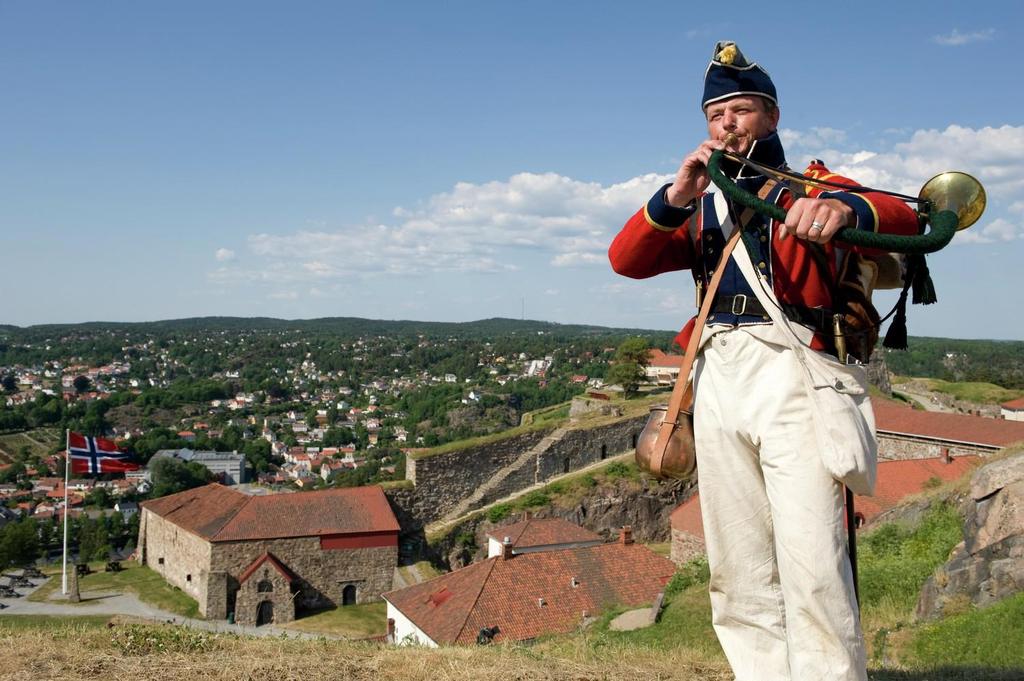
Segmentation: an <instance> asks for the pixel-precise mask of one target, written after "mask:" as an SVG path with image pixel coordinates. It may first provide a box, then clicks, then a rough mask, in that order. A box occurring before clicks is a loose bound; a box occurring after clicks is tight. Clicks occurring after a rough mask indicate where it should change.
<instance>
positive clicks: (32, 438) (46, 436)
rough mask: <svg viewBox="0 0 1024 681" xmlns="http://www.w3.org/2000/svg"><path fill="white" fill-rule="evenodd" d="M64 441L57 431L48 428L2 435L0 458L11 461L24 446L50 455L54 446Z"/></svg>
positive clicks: (35, 452)
mask: <svg viewBox="0 0 1024 681" xmlns="http://www.w3.org/2000/svg"><path fill="white" fill-rule="evenodd" d="M63 443H64V441H63V439H62V437H61V436H60V435H58V434H57V432H56V431H53V430H50V429H46V428H37V429H36V430H29V431H26V432H23V433H8V434H6V435H0V460H6V461H10V460H11V459H12V457H13V456H14V455H15V454H17V453H18V452H20V451H21V449H22V447H28V449H29V452H30V453H31V454H35V455H38V456H48V455H49V454H50V452H51V451H53V449H54V448H56V447H61V446H63ZM5 455H6V456H5Z"/></svg>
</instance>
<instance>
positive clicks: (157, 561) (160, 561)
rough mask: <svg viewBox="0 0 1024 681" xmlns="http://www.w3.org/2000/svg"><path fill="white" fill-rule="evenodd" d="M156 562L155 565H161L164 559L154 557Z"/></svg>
mask: <svg viewBox="0 0 1024 681" xmlns="http://www.w3.org/2000/svg"><path fill="white" fill-rule="evenodd" d="M156 564H157V565H163V564H164V559H163V558H157V559H156Z"/></svg>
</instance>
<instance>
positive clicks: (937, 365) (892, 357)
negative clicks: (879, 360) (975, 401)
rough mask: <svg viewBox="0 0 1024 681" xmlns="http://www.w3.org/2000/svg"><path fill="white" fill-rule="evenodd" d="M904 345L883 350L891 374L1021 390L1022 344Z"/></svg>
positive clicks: (913, 341)
mask: <svg viewBox="0 0 1024 681" xmlns="http://www.w3.org/2000/svg"><path fill="white" fill-rule="evenodd" d="M908 346H909V347H908V349H907V350H889V351H885V352H886V354H885V361H886V364H887V365H888V367H889V370H890V371H891V372H893V373H894V374H898V375H900V376H915V377H927V378H938V379H942V380H944V381H952V382H964V381H966V382H978V383H994V384H995V385H999V386H1002V387H1004V388H1010V389H1016V390H1019V389H1024V341H995V340H966V339H957V338H927V337H922V338H910V339H909V341H908Z"/></svg>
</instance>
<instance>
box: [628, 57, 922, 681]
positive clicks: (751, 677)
mask: <svg viewBox="0 0 1024 681" xmlns="http://www.w3.org/2000/svg"><path fill="white" fill-rule="evenodd" d="M702 108H703V111H704V114H705V117H706V123H707V129H708V139H707V140H706V141H704V142H703V143H701V145H700V146H698V147H697V148H696V149H695V150H693V152H691V153H690V154H688V155H687V156H686V157H685V158H684V159H683V162H682V164H681V165H680V167H679V171H678V172H677V174H676V177H675V180H674V181H673V182H672V183H670V184H668V185H665V186H664V187H662V188H661V189H659V190H658V191H657V192H656V193H655V194H654V196H653V197H652V198H651V199H650V200H649V201H648V202H647V204H646V205H645V206H644V207H643V208H641V209H640V210H639V211H637V213H636V214H635V215H634V216H633V217H632V218H630V219H629V221H628V222H627V223H626V225H625V226H624V227H623V229H622V231H621V232H620V233H619V234H618V236H616V238H615V240H614V242H613V243H612V245H611V248H610V249H609V258H610V260H611V263H612V267H613V268H614V270H615V271H616V272H618V273H619V274H623V275H625V276H628V277H633V278H646V277H651V276H654V275H656V274H661V273H663V272H669V271H673V270H684V269H688V270H691V271H692V274H693V277H694V280H695V282H696V283H697V286H698V291H700V290H707V287H708V283H709V281H710V280H711V277H712V275H713V274H714V272H715V270H716V269H718V268H725V269H724V272H723V276H722V278H721V283H720V285H719V289H718V291H717V292H716V294H715V299H714V300H713V302H712V306H711V312H710V316H709V317H708V321H707V325H706V326H705V327H704V329H703V330H702V333H701V336H700V345H699V350H698V352H699V354H698V355H697V362H696V365H695V369H694V374H693V375H694V390H695V393H694V394H695V397H694V435H695V441H696V448H697V455H698V468H699V489H700V503H701V511H702V515H703V522H704V533H705V541H706V546H707V552H708V562H709V564H710V566H711V583H710V591H711V604H712V612H713V621H714V627H715V631H716V633H717V634H718V638H719V641H720V642H721V644H722V648H723V649H724V650H725V654H726V656H727V657H728V659H729V663H730V664H731V665H732V668H733V671H734V672H735V674H736V678H737V679H738V681H778V680H782V679H786V680H792V681H812V680H816V679H828V680H829V681H838V680H841V679H842V680H845V679H850V680H854V679H857V680H864V679H866V678H867V673H866V669H865V666H866V662H865V652H864V641H863V635H862V633H861V629H860V621H859V612H858V608H857V602H856V597H855V594H854V585H853V576H852V571H851V566H850V562H849V558H848V556H847V549H846V540H845V529H844V519H843V495H844V489H843V486H844V484H845V485H847V486H849V487H850V488H851V489H853V491H855V492H857V493H859V494H870V493H871V491H872V488H873V486H874V476H875V455H876V448H877V445H876V443H875V440H874V418H873V416H872V414H871V408H870V404H869V403H868V398H867V390H866V387H867V383H866V379H865V376H864V372H863V370H862V368H861V367H859V366H849V365H846V364H844V363H841V362H839V361H837V359H836V357H835V356H833V355H836V354H837V350H836V347H835V343H834V341H833V339H834V335H833V331H832V323H833V310H834V309H836V308H835V307H834V305H835V306H838V301H837V300H836V281H837V277H838V276H839V274H840V273H839V271H838V270H839V268H840V266H841V265H843V264H844V263H848V262H849V259H848V258H845V257H844V256H845V255H846V251H845V250H843V249H842V247H841V246H839V245H837V244H836V243H835V242H833V241H832V236H833V234H834V233H835V232H836V230H837V229H839V228H841V227H853V228H855V229H858V230H869V231H881V232H888V233H897V234H908V235H909V234H916V233H917V226H918V223H917V216H916V213H915V212H914V211H913V210H912V209H911V208H910V207H909V206H907V205H906V204H904V203H903V202H902V201H900V200H898V199H895V198H892V197H889V196H885V195H882V194H877V193H867V194H848V193H844V192H829V191H821V190H820V189H803V188H800V187H784V186H782V185H781V184H774V183H771V182H770V181H769V180H768V178H766V177H764V176H763V175H761V174H759V173H758V172H756V171H751V170H750V169H749V168H747V167H744V166H741V165H740V164H738V163H737V162H735V161H729V160H726V161H723V163H722V166H721V167H722V170H723V172H725V174H726V175H727V176H728V177H730V178H735V180H736V182H737V183H738V184H739V185H740V186H741V187H742V188H744V189H746V190H747V191H749V192H752V193H754V194H758V195H760V196H762V197H763V198H764V200H766V201H768V202H770V203H775V204H777V205H779V206H781V207H782V208H783V209H785V210H786V211H787V213H786V220H785V222H779V221H774V220H771V219H769V218H764V217H762V216H760V215H757V214H752V213H750V212H749V211H747V212H745V211H744V210H743V209H742V207H738V206H733V205H730V203H729V201H727V200H726V199H725V197H724V196H723V195H722V194H721V193H720V192H718V191H717V189H716V187H714V186H713V185H711V184H710V180H709V177H708V172H707V168H706V166H707V163H708V159H709V157H710V155H711V153H712V151H714V150H716V149H724V150H728V151H730V152H732V153H733V154H735V155H737V156H745V157H747V158H748V159H750V160H752V161H757V162H758V163H760V164H761V165H763V166H771V167H775V168H782V167H785V165H786V159H785V156H784V154H783V149H782V144H781V142H780V141H779V136H778V134H777V132H776V126H777V124H778V121H779V108H778V98H777V95H776V91H775V85H774V84H773V83H772V80H771V78H770V77H769V75H768V73H767V72H766V71H765V70H764V69H762V68H761V67H760V66H758V65H757V64H756V63H750V62H748V61H747V60H746V59H745V58H744V56H743V54H742V53H741V52H740V51H739V49H738V48H737V47H736V45H735V44H734V43H731V42H720V43H718V44H717V45H716V47H715V52H714V56H713V59H712V61H711V63H710V65H709V66H708V69H707V72H706V74H705V76H704V96H703V99H702ZM804 174H805V175H806V176H810V177H815V178H823V179H834V180H837V181H839V182H844V183H847V184H854V183H853V182H852V181H851V180H849V179H846V178H842V177H838V176H836V175H834V174H832V173H830V172H829V170H828V169H827V168H825V166H824V165H823V164H822V162H820V161H812V162H811V164H810V165H809V166H808V168H807V169H806V170H805V171H804ZM738 223H742V225H743V229H744V230H745V233H746V236H747V238H745V239H743V240H742V241H741V242H740V243H739V245H738V246H737V247H736V250H735V251H734V252H733V255H732V256H731V257H730V258H729V260H728V262H725V263H722V262H720V261H719V257H720V255H721V252H722V249H723V247H724V246H725V244H726V241H727V239H728V238H729V236H730V235H731V234H732V232H733V230H734V229H735V228H736V226H737V224H738ZM868 274H869V275H870V274H871V272H870V270H869V271H868ZM868 278H870V276H869V277H868ZM863 283H864V285H865V286H866V287H867V288H868V289H870V285H871V282H870V281H866V282H863ZM693 325H694V322H693V320H691V322H690V323H689V324H687V326H686V327H685V328H684V329H683V330H682V332H680V334H679V336H677V338H676V340H677V342H678V343H679V345H680V346H681V347H683V348H685V347H686V346H687V341H688V340H689V337H690V334H691V333H693Z"/></svg>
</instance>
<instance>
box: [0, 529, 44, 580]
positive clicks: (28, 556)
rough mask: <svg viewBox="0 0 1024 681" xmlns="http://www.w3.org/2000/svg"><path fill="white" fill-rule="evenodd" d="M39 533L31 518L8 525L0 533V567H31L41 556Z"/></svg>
mask: <svg viewBox="0 0 1024 681" xmlns="http://www.w3.org/2000/svg"><path fill="white" fill-rule="evenodd" d="M41 553H42V552H41V548H40V546H39V531H38V529H37V527H36V521H35V520H34V519H33V518H28V519H26V520H21V521H18V522H14V523H10V524H9V525H7V526H6V527H4V528H3V530H2V531H0V567H2V568H3V569H6V568H7V567H9V566H11V565H31V564H32V563H34V562H35V560H36V559H37V558H39V556H40V555H41Z"/></svg>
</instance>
